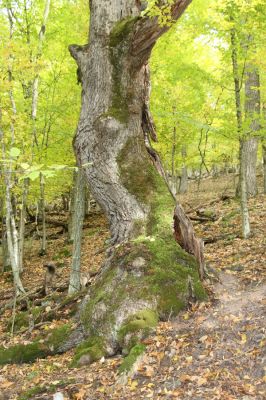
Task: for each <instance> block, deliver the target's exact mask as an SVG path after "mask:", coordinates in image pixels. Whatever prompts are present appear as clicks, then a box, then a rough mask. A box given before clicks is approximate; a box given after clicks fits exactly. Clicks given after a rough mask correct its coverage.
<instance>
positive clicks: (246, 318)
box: [0, 177, 266, 400]
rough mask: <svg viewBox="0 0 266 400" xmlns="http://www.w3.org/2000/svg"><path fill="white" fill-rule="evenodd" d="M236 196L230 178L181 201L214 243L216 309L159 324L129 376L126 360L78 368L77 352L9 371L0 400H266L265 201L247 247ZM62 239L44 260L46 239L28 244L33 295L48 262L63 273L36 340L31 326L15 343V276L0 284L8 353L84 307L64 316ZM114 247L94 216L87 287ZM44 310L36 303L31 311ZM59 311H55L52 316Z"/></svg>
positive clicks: (65, 248) (205, 307) (254, 202)
mask: <svg viewBox="0 0 266 400" xmlns="http://www.w3.org/2000/svg"><path fill="white" fill-rule="evenodd" d="M232 194H233V182H232V180H231V178H229V177H225V178H224V179H220V178H219V180H205V181H204V182H203V183H202V186H201V188H200V191H199V192H197V191H196V188H195V186H194V185H191V187H190V190H189V193H188V194H186V195H183V196H181V197H180V199H179V201H180V202H181V204H183V206H184V208H185V209H186V211H187V212H189V214H190V216H191V217H192V218H195V219H196V220H195V229H196V231H197V233H198V235H199V236H201V237H203V238H204V239H205V240H206V242H207V244H206V246H205V256H206V260H207V265H208V266H209V267H210V268H211V271H212V273H213V278H214V279H208V280H207V281H206V288H207V290H208V292H209V294H210V296H209V300H208V301H207V302H204V303H200V304H194V305H193V306H192V307H191V309H190V310H184V311H183V312H182V313H181V314H180V315H179V316H178V318H175V319H174V320H171V321H167V322H162V323H160V324H159V326H158V328H157V330H156V332H154V334H153V335H151V337H149V338H148V339H147V340H146V341H144V342H145V344H146V351H145V353H144V355H143V356H142V357H141V358H140V360H139V362H138V365H136V367H135V370H134V372H133V373H132V374H131V375H130V376H121V375H119V373H118V367H119V365H120V364H121V360H122V358H121V356H116V357H114V358H110V359H102V360H100V361H99V362H96V363H94V364H92V365H90V366H84V367H80V368H75V369H73V368H72V369H71V368H69V363H70V361H71V359H72V357H73V353H74V352H73V351H69V352H67V353H65V354H62V355H57V356H51V357H48V358H46V359H44V360H37V361H36V362H34V363H32V364H23V365H6V366H4V367H2V369H1V370H0V388H1V391H0V400H15V399H20V400H27V399H43V400H45V399H53V398H54V399H55V400H61V399H63V398H64V399H73V400H86V399H88V400H96V399H121V400H124V399H125V400H127V399H161V398H162V399H182V400H186V399H193V400H205V399H208V400H209V399H210V400H215V399H217V400H218V399H222V400H240V399H242V400H249V399H256V400H262V399H264V398H265V389H266V380H265V371H264V369H263V367H264V365H265V345H266V340H265V327H266V321H265V320H266V318H265V312H264V310H265V303H266V301H265V291H266V283H265V281H266V280H265V277H266V276H265V275H266V268H265V266H266V252H265V247H266V246H265V245H266V243H265V237H266V235H265V233H266V232H265V220H266V219H265V217H266V209H265V196H264V195H261V194H260V195H258V196H257V197H256V198H255V199H251V200H250V201H249V209H250V216H251V227H252V232H253V234H252V237H251V238H250V239H248V240H243V239H241V223H240V216H239V207H240V206H239V203H238V202H237V201H236V200H235V199H233V198H232ZM202 208H203V209H205V210H208V211H212V212H213V213H214V214H215V216H214V221H204V222H202V221H198V220H197V218H198V215H199V214H198V213H197V211H199V210H200V209H202ZM64 218H65V217H64V216H62V219H64ZM57 219H58V216H57ZM59 231H60V229H59V228H51V229H50V230H49V235H50V237H51V239H50V240H49V243H48V254H47V256H46V257H45V259H44V258H40V257H39V256H38V247H39V241H38V240H34V239H33V240H31V241H30V242H27V251H26V264H25V271H24V274H23V282H24V284H25V287H26V288H27V289H28V290H33V289H34V288H36V287H41V286H42V284H43V277H44V271H43V267H42V264H43V262H44V261H46V260H53V261H54V262H55V263H56V264H57V267H58V268H57V270H58V274H59V278H58V281H57V283H56V285H55V286H56V287H55V289H54V290H55V293H56V294H57V296H50V297H49V296H48V297H46V298H45V299H44V300H42V304H45V307H46V309H45V312H44V316H45V315H46V316H49V317H50V318H47V321H46V320H45V318H44V320H43V321H41V322H39V323H38V324H36V325H35V328H34V329H33V331H32V332H29V329H28V327H27V326H20V329H21V330H20V331H18V332H16V331H15V332H14V334H13V336H12V335H11V333H10V330H11V328H10V320H12V309H7V310H6V311H4V312H3V307H4V306H6V305H7V303H8V302H10V301H11V300H12V282H11V275H10V273H8V272H6V273H4V274H1V275H0V285H1V286H0V312H1V309H2V315H1V321H0V335H1V341H2V345H4V346H9V345H11V344H14V343H28V342H29V341H30V340H32V338H34V337H36V336H37V335H38V334H39V333H40V332H45V330H48V329H50V328H51V327H56V326H58V325H60V324H63V323H65V322H66V321H68V320H69V319H70V318H71V315H73V309H75V307H76V306H78V304H80V302H81V300H82V294H81V296H79V297H77V298H75V299H74V301H73V302H70V303H69V304H67V305H65V306H64V307H61V308H60V307H58V304H60V301H62V297H63V298H65V297H66V288H67V280H68V274H69V267H70V263H71V245H69V244H66V242H65V237H64V235H61V234H60V235H58V232H59ZM107 238H108V229H107V224H106V221H105V219H104V217H103V216H102V215H101V214H99V213H98V214H91V215H90V216H89V217H88V218H87V221H86V228H85V229H84V240H83V251H82V256H83V258H82V273H83V275H84V276H86V277H89V280H90V279H92V280H93V277H92V276H93V275H94V274H95V273H96V271H97V269H98V268H99V266H100V264H101V262H102V259H103V257H104V249H105V246H106V244H105V241H106V239H107ZM90 276H91V278H90ZM38 301H39V302H40V299H38V298H35V299H33V300H32V303H33V304H34V303H36V304H38ZM55 307H56V309H57V311H56V313H55V314H52V313H51V312H52V311H53V308H55ZM73 307H74V308H73ZM16 312H17V313H18V312H19V309H18V310H16ZM15 328H16V325H15ZM55 393H56V395H55ZM60 394H61V396H60Z"/></svg>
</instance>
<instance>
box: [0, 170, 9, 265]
mask: <svg viewBox="0 0 266 400" xmlns="http://www.w3.org/2000/svg"><path fill="white" fill-rule="evenodd" d="M1 177H3V173H2V170H1ZM4 203H5V202H4V199H2V198H1V199H0V209H1V220H2V221H1V222H2V238H1V243H2V272H4V271H6V270H7V269H8V268H9V267H10V266H11V263H10V257H9V252H8V246H7V236H6V219H5V205H4Z"/></svg>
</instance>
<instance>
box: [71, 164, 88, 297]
mask: <svg viewBox="0 0 266 400" xmlns="http://www.w3.org/2000/svg"><path fill="white" fill-rule="evenodd" d="M75 184H76V186H75V201H74V204H75V208H74V215H73V227H72V229H73V251H72V266H71V272H70V280H69V288H68V294H73V293H75V292H77V291H79V290H80V263H81V243H82V229H83V220H84V213H85V181H84V175H83V171H82V169H79V171H78V174H77V179H76V182H75Z"/></svg>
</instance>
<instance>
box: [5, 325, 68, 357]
mask: <svg viewBox="0 0 266 400" xmlns="http://www.w3.org/2000/svg"><path fill="white" fill-rule="evenodd" d="M70 332H71V328H70V325H68V324H65V325H62V326H61V327H59V328H56V329H53V330H52V331H50V332H49V333H48V335H47V337H45V338H42V337H39V338H38V340H36V341H34V342H33V343H30V344H27V345H22V344H18V345H15V346H12V347H10V348H8V349H5V348H4V347H0V365H4V364H20V363H29V362H33V361H35V360H36V359H37V358H44V357H46V356H47V355H49V354H54V353H56V352H57V351H58V350H59V349H60V347H61V346H62V345H63V344H64V343H65V342H66V340H67V339H68V337H69V335H70Z"/></svg>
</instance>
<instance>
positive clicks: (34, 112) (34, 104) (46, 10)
mask: <svg viewBox="0 0 266 400" xmlns="http://www.w3.org/2000/svg"><path fill="white" fill-rule="evenodd" d="M49 12H50V0H46V2H45V6H44V12H43V19H42V25H41V29H40V31H39V37H38V39H39V40H38V53H37V57H36V60H35V62H38V60H39V58H40V57H41V56H42V46H43V40H44V37H45V31H46V24H47V20H48V16H49ZM39 78H40V75H39V73H37V74H36V75H35V77H34V79H33V84H32V104H31V118H32V121H33V146H34V145H36V146H38V138H37V129H36V120H37V112H38V97H39Z"/></svg>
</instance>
